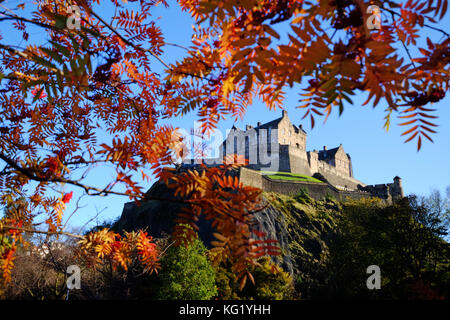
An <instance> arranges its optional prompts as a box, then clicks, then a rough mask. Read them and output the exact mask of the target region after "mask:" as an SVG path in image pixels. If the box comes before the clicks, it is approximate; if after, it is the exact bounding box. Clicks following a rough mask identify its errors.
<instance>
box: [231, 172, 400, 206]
mask: <svg viewBox="0 0 450 320" xmlns="http://www.w3.org/2000/svg"><path fill="white" fill-rule="evenodd" d="M239 179H240V181H241V182H242V183H243V184H245V185H249V186H253V187H257V188H261V189H263V190H264V191H267V192H278V193H281V194H286V195H295V194H297V193H298V192H299V191H300V190H301V189H302V188H305V189H307V190H308V193H309V195H310V196H311V197H312V198H314V199H316V200H322V199H324V198H326V197H327V196H328V195H331V196H333V197H334V198H335V199H339V200H344V199H346V198H347V197H349V198H352V199H361V198H369V197H378V198H381V199H383V200H385V201H387V202H392V200H393V199H395V198H398V197H400V196H403V194H402V191H401V192H400V190H398V189H396V188H395V187H392V186H391V187H386V186H387V185H384V186H385V187H384V188H383V187H382V186H383V185H376V186H364V187H363V186H360V189H359V190H339V189H338V188H336V187H334V186H333V185H331V184H329V183H318V182H317V183H315V182H301V181H286V180H272V179H269V178H267V177H265V176H263V175H261V173H260V172H258V171H255V170H251V169H248V168H244V167H241V168H240V171H239ZM394 184H396V183H395V182H394V183H393V184H391V185H394Z"/></svg>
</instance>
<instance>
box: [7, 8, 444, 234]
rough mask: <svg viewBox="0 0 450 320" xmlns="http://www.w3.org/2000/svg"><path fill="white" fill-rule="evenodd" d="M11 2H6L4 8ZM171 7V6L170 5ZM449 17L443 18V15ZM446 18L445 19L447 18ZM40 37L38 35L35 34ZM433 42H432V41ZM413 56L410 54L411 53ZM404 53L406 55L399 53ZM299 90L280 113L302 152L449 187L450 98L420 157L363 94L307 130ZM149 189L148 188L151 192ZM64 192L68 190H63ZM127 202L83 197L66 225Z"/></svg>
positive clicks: (410, 185)
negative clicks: (334, 155)
mask: <svg viewBox="0 0 450 320" xmlns="http://www.w3.org/2000/svg"><path fill="white" fill-rule="evenodd" d="M8 2H9V3H15V1H6V4H7V3H8ZM171 3H174V2H173V1H171ZM97 12H99V13H100V14H102V15H103V16H108V15H109V14H110V12H109V10H108V9H104V11H103V12H102V11H97ZM153 15H154V17H155V18H156V17H159V16H161V19H160V20H159V23H158V24H159V25H160V26H161V28H162V30H163V32H164V36H165V39H166V41H167V42H170V43H177V44H180V45H184V46H189V44H190V38H191V33H192V28H191V25H192V20H191V18H190V16H189V14H187V13H182V12H181V11H180V10H179V8H178V7H177V6H176V5H172V6H171V7H170V8H169V9H164V8H162V7H160V8H156V9H155V10H154V13H153ZM447 17H448V14H447ZM447 17H446V18H447ZM446 18H444V20H443V21H442V22H441V24H440V28H442V29H444V30H450V21H448V20H449V19H448V18H447V19H446ZM424 32H426V34H427V35H429V36H431V37H433V38H432V39H436V40H437V39H439V38H440V35H439V34H436V33H433V32H430V31H429V30H426V31H424ZM34 36H36V37H37V36H39V33H38V34H36V35H34ZM436 37H437V38H436ZM165 49H166V51H165V53H164V54H163V56H162V57H163V59H164V60H165V61H166V62H173V61H175V60H176V59H178V58H180V57H181V56H182V55H183V53H184V52H183V49H180V48H176V47H170V46H167V47H165ZM412 53H413V55H414V50H412ZM402 54H405V52H402ZM405 56H406V54H405ZM154 68H155V69H156V70H159V71H160V72H162V70H163V69H162V66H161V65H160V64H159V63H158V62H157V61H156V60H155V62H154ZM299 92H300V91H299V90H298V89H295V88H294V89H292V90H290V91H287V92H286V97H287V98H286V100H285V103H284V109H285V110H287V111H288V115H289V117H290V119H291V121H292V122H293V123H294V124H296V125H299V124H303V128H304V129H305V130H306V131H307V133H308V137H307V149H308V150H312V149H321V148H322V147H323V146H325V145H326V146H327V147H328V148H333V147H336V146H339V144H341V143H342V144H343V147H344V149H345V151H346V152H347V153H349V154H350V155H351V157H352V161H353V171H354V175H355V177H356V178H357V179H358V180H360V181H363V182H364V183H366V184H378V183H390V182H392V179H393V177H394V176H396V175H398V176H400V177H401V178H402V179H403V186H404V190H405V193H406V194H410V193H416V194H424V195H425V194H428V193H429V192H430V191H431V189H439V190H441V191H444V190H445V188H446V187H447V186H449V185H450V170H449V167H448V165H449V162H450V126H449V125H448V124H449V123H450V98H449V97H448V95H447V97H446V98H444V99H443V100H441V101H440V102H439V103H437V104H435V105H434V107H435V108H436V109H438V112H437V115H438V116H439V119H437V124H438V125H439V127H438V130H437V131H438V132H439V133H438V134H436V135H434V136H433V139H434V141H435V142H434V143H429V142H425V143H424V144H423V146H422V149H421V151H420V152H417V150H416V144H415V142H411V143H407V144H405V143H403V141H404V140H405V139H404V138H403V137H401V136H400V135H401V133H402V129H403V128H401V127H399V126H397V125H396V124H397V123H398V120H397V119H395V118H393V123H392V125H391V128H390V130H389V132H386V130H385V129H383V123H384V122H383V117H384V116H385V112H384V109H385V107H386V105H385V104H383V103H380V104H379V105H378V106H377V107H376V108H372V106H371V105H370V104H369V105H366V106H364V107H363V106H361V105H362V103H363V102H364V101H365V95H361V96H358V97H354V99H353V102H354V105H353V106H351V105H346V108H345V111H344V113H343V114H342V116H341V117H339V116H338V113H337V111H336V112H335V113H333V114H332V115H331V116H330V117H329V118H328V121H327V122H326V123H325V124H323V123H322V121H321V120H319V119H317V122H316V127H315V128H314V129H313V130H311V128H310V122H309V121H308V120H307V119H305V120H302V116H303V114H304V111H303V110H301V109H296V106H297V105H299V103H298V99H299ZM280 116H281V110H276V111H270V110H269V109H268V108H267V107H265V106H264V105H263V104H262V103H260V102H258V101H255V103H254V104H253V105H252V106H250V107H249V108H248V111H247V113H246V115H245V117H244V119H243V120H242V121H237V122H236V123H235V122H234V121H233V120H232V119H226V120H224V121H222V122H220V123H219V128H218V129H219V130H221V131H222V134H224V135H225V132H226V129H228V128H230V127H231V126H232V125H233V124H235V125H236V126H237V127H240V128H244V127H245V124H251V125H256V123H257V122H258V121H261V122H263V123H264V122H267V121H270V120H273V119H275V118H278V117H280ZM195 120H196V118H195V116H193V115H188V116H186V117H184V118H181V119H180V118H179V119H176V120H173V121H171V124H172V125H173V126H174V127H181V128H185V129H188V130H189V129H190V128H191V127H193V126H194V121H195ZM113 177H114V171H112V170H111V171H109V170H107V169H99V170H96V171H93V173H92V175H91V176H90V177H89V178H88V180H87V181H86V182H88V183H89V182H91V183H92V184H94V183H95V184H100V186H102V185H106V184H107V183H108V182H109V181H110V179H112V178H113ZM150 186H151V185H150V184H149V185H148V188H150ZM67 191H72V189H70V188H68V189H67ZM73 191H74V193H75V194H74V198H76V197H77V196H79V195H81V194H82V191H81V190H76V189H74V190H73ZM128 201H130V200H129V199H128V198H126V197H122V196H108V197H85V198H83V199H82V200H81V204H82V205H85V207H84V208H82V209H80V210H78V212H77V213H76V214H75V215H74V216H73V217H72V218H71V220H70V225H71V226H72V227H79V226H81V225H83V224H84V223H86V222H87V221H88V220H89V219H90V218H92V217H93V216H95V215H96V212H99V211H101V214H100V215H99V216H98V218H97V219H95V220H94V221H91V222H90V223H89V226H94V225H95V224H96V222H97V221H99V222H101V221H103V220H111V219H115V218H117V217H118V216H119V215H120V214H121V212H122V209H123V205H124V203H125V202H128ZM73 208H74V203H71V204H70V205H69V207H68V210H67V213H66V217H67V216H68V215H69V214H70V212H71V210H73Z"/></svg>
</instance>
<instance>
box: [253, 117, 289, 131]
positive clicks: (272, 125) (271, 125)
mask: <svg viewBox="0 0 450 320" xmlns="http://www.w3.org/2000/svg"><path fill="white" fill-rule="evenodd" d="M281 119H283V117H281V118H278V119H275V120H272V121H269V122H267V123H263V124H262V125H260V126H257V127H255V129H268V128H277V127H278V124H279V123H280V121H281Z"/></svg>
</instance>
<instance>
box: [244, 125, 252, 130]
mask: <svg viewBox="0 0 450 320" xmlns="http://www.w3.org/2000/svg"><path fill="white" fill-rule="evenodd" d="M250 129H253V127H252V126H251V125H249V124H246V125H245V130H250Z"/></svg>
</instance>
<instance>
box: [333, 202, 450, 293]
mask: <svg viewBox="0 0 450 320" xmlns="http://www.w3.org/2000/svg"><path fill="white" fill-rule="evenodd" d="M429 221H432V222H431V223H428V222H429ZM337 230H338V233H337V237H336V239H335V240H334V241H333V244H332V245H331V246H330V252H331V259H330V261H329V267H330V274H331V276H330V283H329V287H330V288H333V290H331V295H332V296H334V297H341V298H354V297H359V298H382V299H399V298H400V299H409V298H416V299H417V298H419V299H429V298H430V299H438V298H440V297H442V296H444V297H446V296H447V295H448V289H447V288H446V286H447V287H448V274H449V268H448V263H449V258H448V257H449V255H448V252H449V251H448V250H449V246H448V243H446V242H444V241H443V240H442V239H441V238H440V236H441V235H442V228H440V226H439V222H436V221H435V220H434V212H432V211H428V209H427V208H426V207H424V206H420V205H417V199H416V197H414V196H411V197H409V198H404V199H403V200H402V201H400V202H399V203H395V204H393V205H385V204H383V203H382V202H380V201H378V200H364V199H362V200H358V201H356V200H352V201H349V202H347V203H344V209H343V219H342V221H341V222H340V223H339V225H338V228H337ZM370 265H378V266H379V267H380V269H381V274H382V277H381V281H382V283H381V290H373V291H371V290H368V289H367V288H366V286H365V283H366V279H367V278H368V277H369V275H368V274H367V273H366V269H367V267H368V266H370Z"/></svg>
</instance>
